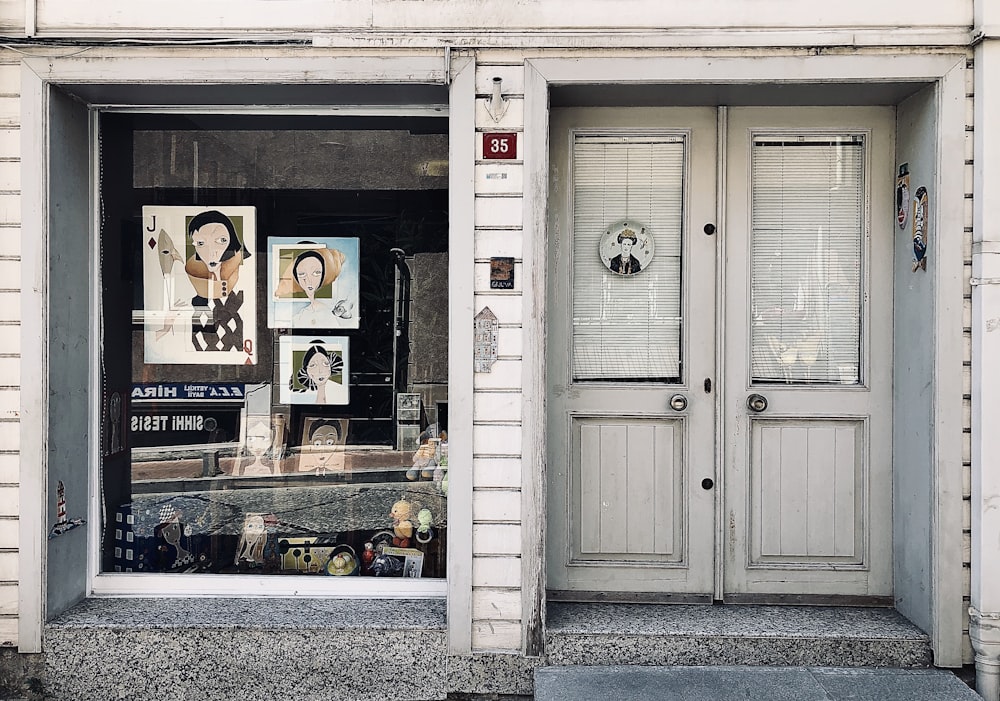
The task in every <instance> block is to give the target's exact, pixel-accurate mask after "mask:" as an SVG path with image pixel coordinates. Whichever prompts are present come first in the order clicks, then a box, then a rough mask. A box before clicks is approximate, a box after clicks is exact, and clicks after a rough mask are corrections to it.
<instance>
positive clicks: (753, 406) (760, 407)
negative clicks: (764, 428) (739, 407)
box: [747, 394, 767, 414]
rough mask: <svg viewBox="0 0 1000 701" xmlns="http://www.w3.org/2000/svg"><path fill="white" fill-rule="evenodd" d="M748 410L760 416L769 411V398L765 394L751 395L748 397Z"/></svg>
mask: <svg viewBox="0 0 1000 701" xmlns="http://www.w3.org/2000/svg"><path fill="white" fill-rule="evenodd" d="M747 408H748V409H749V410H750V411H753V412H756V413H758V414H759V413H760V412H762V411H764V410H765V409H767V397H765V396H764V395H763V394H751V395H750V396H749V397H747Z"/></svg>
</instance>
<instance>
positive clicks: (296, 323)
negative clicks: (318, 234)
mask: <svg viewBox="0 0 1000 701" xmlns="http://www.w3.org/2000/svg"><path fill="white" fill-rule="evenodd" d="M271 246H272V247H271V259H272V264H271V266H270V269H269V276H270V280H269V284H270V287H271V289H272V290H273V293H272V296H271V304H270V306H269V307H268V326H270V327H271V328H293V329H298V328H313V329H334V328H355V329H356V328H358V314H357V300H358V274H357V267H358V239H342V238H322V239H318V240H316V241H294V240H293V239H288V238H285V237H281V238H272V239H271Z"/></svg>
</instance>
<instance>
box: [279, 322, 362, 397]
mask: <svg viewBox="0 0 1000 701" xmlns="http://www.w3.org/2000/svg"><path fill="white" fill-rule="evenodd" d="M347 344H348V339H347V338H343V337H337V338H332V339H331V338H327V339H322V338H321V339H313V340H311V341H304V339H302V338H296V337H294V336H282V337H281V339H280V340H279V351H280V355H279V359H280V372H281V373H282V376H284V377H287V378H288V383H287V386H283V387H282V389H281V397H280V400H281V403H283V404H288V403H290V404H341V405H343V404H347V403H348V377H349V375H348V368H347Z"/></svg>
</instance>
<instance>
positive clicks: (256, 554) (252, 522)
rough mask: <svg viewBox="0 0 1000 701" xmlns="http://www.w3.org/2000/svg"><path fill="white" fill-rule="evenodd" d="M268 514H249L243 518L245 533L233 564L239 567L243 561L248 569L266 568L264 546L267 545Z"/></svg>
mask: <svg viewBox="0 0 1000 701" xmlns="http://www.w3.org/2000/svg"><path fill="white" fill-rule="evenodd" d="M265 516H266V514H260V513H248V514H244V516H243V532H242V533H241V534H240V542H239V545H238V546H237V547H236V557H235V558H234V559H233V564H235V565H236V566H237V567H238V566H239V565H240V561H241V560H242V561H243V562H245V563H246V564H247V566H248V567H263V566H264V546H265V545H267V526H266V520H265Z"/></svg>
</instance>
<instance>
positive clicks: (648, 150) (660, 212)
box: [572, 134, 685, 382]
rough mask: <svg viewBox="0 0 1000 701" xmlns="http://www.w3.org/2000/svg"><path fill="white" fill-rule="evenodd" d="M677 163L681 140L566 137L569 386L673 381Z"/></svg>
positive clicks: (679, 207) (677, 310)
mask: <svg viewBox="0 0 1000 701" xmlns="http://www.w3.org/2000/svg"><path fill="white" fill-rule="evenodd" d="M684 160H685V138H684V137H683V136H682V135H649V134H645V135H643V134H638V135H637V134H629V135H627V136H626V135H609V134H601V135H596V134H577V135H576V137H575V140H574V147H573V179H574V180H573V182H574V184H573V217H574V219H573V271H572V277H573V379H574V380H575V381H608V382H644V381H654V380H655V381H660V382H679V381H680V378H681V345H680V342H681V285H680V283H681V229H682V221H683V202H684V192H683V175H684Z"/></svg>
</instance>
